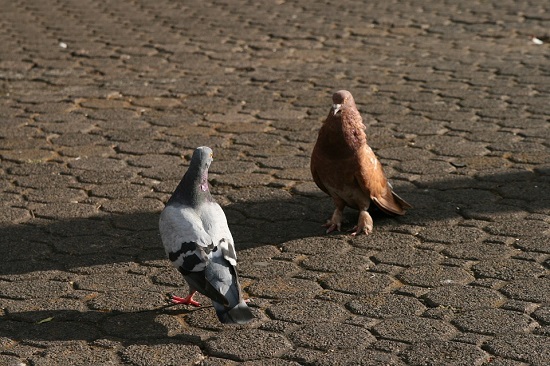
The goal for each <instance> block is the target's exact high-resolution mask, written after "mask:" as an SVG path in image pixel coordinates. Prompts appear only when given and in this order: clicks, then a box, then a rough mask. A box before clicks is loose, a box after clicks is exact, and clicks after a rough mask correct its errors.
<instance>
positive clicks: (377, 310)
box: [346, 294, 426, 318]
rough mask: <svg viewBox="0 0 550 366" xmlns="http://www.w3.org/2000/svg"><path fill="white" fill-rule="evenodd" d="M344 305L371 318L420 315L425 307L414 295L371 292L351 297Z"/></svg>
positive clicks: (353, 311) (355, 312)
mask: <svg viewBox="0 0 550 366" xmlns="http://www.w3.org/2000/svg"><path fill="white" fill-rule="evenodd" d="M346 307H347V308H348V309H349V310H350V311H351V312H352V313H354V314H358V315H362V316H367V317H371V318H392V317H403V316H412V315H420V314H422V312H423V311H424V310H425V309H426V307H425V306H424V305H423V304H422V303H421V302H420V301H418V300H417V299H415V298H414V297H409V296H401V295H393V294H372V295H365V296H361V297H359V298H356V299H353V300H351V301H350V302H348V303H347V304H346Z"/></svg>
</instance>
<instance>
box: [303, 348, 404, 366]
mask: <svg viewBox="0 0 550 366" xmlns="http://www.w3.org/2000/svg"><path fill="white" fill-rule="evenodd" d="M313 364H314V365H319V366H325V365H327V366H328V365H335V366H351V365H361V366H370V365H372V366H374V365H388V366H398V365H404V363H403V362H402V361H401V360H399V358H397V356H395V355H391V354H388V353H384V352H378V351H373V350H370V349H357V348H355V349H349V350H345V351H336V352H329V353H327V354H325V355H324V356H323V357H320V358H319V359H318V360H317V361H315V363H313Z"/></svg>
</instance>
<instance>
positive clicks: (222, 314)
mask: <svg viewBox="0 0 550 366" xmlns="http://www.w3.org/2000/svg"><path fill="white" fill-rule="evenodd" d="M213 304H214V308H215V309H216V315H218V319H220V322H222V323H224V324H246V323H249V322H250V321H251V320H252V319H254V315H253V314H252V311H251V310H250V308H249V307H248V306H247V305H246V303H245V302H244V300H243V301H241V302H240V303H238V304H237V305H236V306H234V307H233V308H227V307H225V306H223V305H222V304H219V303H216V302H214V303H213Z"/></svg>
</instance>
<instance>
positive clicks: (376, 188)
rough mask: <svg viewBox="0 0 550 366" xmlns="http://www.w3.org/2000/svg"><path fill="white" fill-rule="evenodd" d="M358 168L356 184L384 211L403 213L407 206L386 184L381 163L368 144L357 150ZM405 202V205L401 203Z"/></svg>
mask: <svg viewBox="0 0 550 366" xmlns="http://www.w3.org/2000/svg"><path fill="white" fill-rule="evenodd" d="M357 162H358V169H357V172H356V174H355V179H356V181H357V184H358V185H359V187H361V189H362V190H363V192H365V193H367V194H369V195H370V198H371V200H372V201H373V202H374V203H375V204H376V205H377V206H378V207H379V208H380V209H381V210H382V211H384V212H386V213H391V214H396V215H403V214H404V213H405V210H404V208H405V207H408V206H410V205H408V204H407V203H406V202H405V201H403V200H402V199H401V198H399V197H398V196H397V195H395V194H394V193H393V191H392V189H391V187H390V185H389V184H388V181H387V179H386V176H385V175H384V171H383V169H382V165H381V164H380V162H379V161H378V158H377V157H376V155H374V152H373V151H372V149H371V148H370V147H369V146H368V145H366V144H365V145H364V147H363V148H361V149H359V150H358V153H357ZM403 203H405V204H406V205H403Z"/></svg>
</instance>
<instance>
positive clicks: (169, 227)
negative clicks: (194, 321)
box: [159, 146, 254, 324]
mask: <svg viewBox="0 0 550 366" xmlns="http://www.w3.org/2000/svg"><path fill="white" fill-rule="evenodd" d="M211 162H212V150H211V149H210V148H209V147H206V146H202V147H199V148H197V149H196V150H195V151H194V153H193V157H192V158H191V164H190V165H189V169H188V170H187V172H186V173H185V175H184V176H183V178H182V180H181V182H180V183H179V185H178V186H177V188H176V190H175V191H174V194H173V195H172V197H170V200H168V203H167V204H166V207H165V208H164V210H163V211H162V213H161V214H160V220H159V229H160V236H161V239H162V244H163V245H164V249H165V250H166V254H167V255H168V258H169V259H170V260H171V261H172V264H173V265H174V266H175V267H176V268H177V269H178V270H179V271H180V272H181V274H182V275H183V277H184V279H185V281H186V282H187V284H188V285H189V295H188V296H187V297H185V298H181V297H177V296H171V301H172V302H173V303H175V304H187V305H193V306H200V304H199V303H198V302H197V301H195V300H193V295H194V294H195V292H197V291H198V292H200V293H201V294H203V295H205V296H208V297H209V298H210V299H212V304H213V305H214V308H215V309H216V314H217V315H218V318H219V319H220V321H221V322H222V323H237V324H245V323H248V322H249V321H251V320H252V319H253V318H254V316H253V315H252V311H251V310H250V308H249V307H248V306H247V305H246V303H245V301H244V300H243V297H242V293H241V288H240V285H239V278H238V276H237V271H236V268H235V266H236V265H237V254H236V253H235V246H234V244H233V237H232V236H231V232H230V231H229V227H228V226H227V219H226V218H225V214H224V212H223V210H222V208H221V207H220V205H219V204H217V203H216V201H214V199H213V198H212V196H211V195H210V191H209V186H208V168H209V167H210V163H211Z"/></svg>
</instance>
